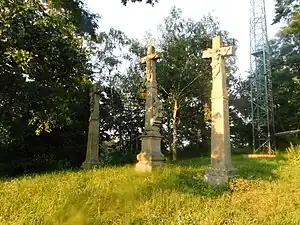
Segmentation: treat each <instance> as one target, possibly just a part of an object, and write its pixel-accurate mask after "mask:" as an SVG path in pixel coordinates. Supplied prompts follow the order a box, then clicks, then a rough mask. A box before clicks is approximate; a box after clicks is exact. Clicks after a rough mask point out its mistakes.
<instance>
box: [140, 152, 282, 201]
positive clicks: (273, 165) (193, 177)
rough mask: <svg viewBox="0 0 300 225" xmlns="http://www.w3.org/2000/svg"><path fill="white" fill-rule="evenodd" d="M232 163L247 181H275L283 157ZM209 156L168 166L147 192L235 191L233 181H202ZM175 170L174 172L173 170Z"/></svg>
mask: <svg viewBox="0 0 300 225" xmlns="http://www.w3.org/2000/svg"><path fill="white" fill-rule="evenodd" d="M232 161H233V165H234V168H235V169H236V170H237V175H236V178H242V179H243V180H245V182H252V181H259V180H262V181H268V182H269V181H273V180H276V179H278V178H279V176H278V175H277V174H276V172H275V171H276V170H277V169H279V167H280V166H281V165H283V164H284V161H283V158H280V157H279V158H268V159H249V158H247V156H243V155H239V156H233V160H232ZM209 165H210V158H209V157H205V158H204V157H203V158H198V159H191V160H183V161H178V162H176V163H170V164H169V165H168V167H169V168H168V169H167V170H168V171H169V172H162V173H161V175H160V177H159V179H158V181H157V182H156V183H155V184H151V185H148V186H147V187H146V189H145V191H147V192H152V191H155V190H168V191H176V192H182V193H185V194H191V195H201V196H207V197H217V196H219V195H222V194H223V193H224V192H227V191H229V192H232V190H231V187H230V184H226V185H221V186H214V185H209V184H207V183H206V182H204V180H203V176H204V173H205V169H206V168H207V167H208V166H209ZM170 171H172V172H170Z"/></svg>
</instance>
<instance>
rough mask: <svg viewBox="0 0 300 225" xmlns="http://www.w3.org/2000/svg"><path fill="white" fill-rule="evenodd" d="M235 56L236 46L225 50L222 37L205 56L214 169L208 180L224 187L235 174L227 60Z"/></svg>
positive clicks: (206, 178)
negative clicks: (208, 62)
mask: <svg viewBox="0 0 300 225" xmlns="http://www.w3.org/2000/svg"><path fill="white" fill-rule="evenodd" d="M233 54H234V49H233V47H232V46H229V47H223V43H222V39H221V37H220V36H217V37H214V38H213V40H212V49H210V48H209V49H207V50H206V51H204V52H203V55H202V58H211V59H212V62H211V67H212V78H213V79H212V80H213V81H212V91H211V104H212V106H211V121H212V122H211V166H210V167H209V168H208V169H207V170H206V173H205V176H204V179H205V181H207V182H208V183H211V184H224V183H226V182H228V181H229V180H230V179H231V178H232V177H233V176H234V173H235V170H234V168H233V167H232V163H231V148H230V130H229V106H228V93H227V85H226V71H225V59H224V57H226V56H230V55H233Z"/></svg>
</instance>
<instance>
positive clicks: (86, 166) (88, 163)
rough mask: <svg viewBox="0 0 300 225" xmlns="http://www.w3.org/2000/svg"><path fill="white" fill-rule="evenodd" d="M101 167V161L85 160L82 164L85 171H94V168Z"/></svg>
mask: <svg viewBox="0 0 300 225" xmlns="http://www.w3.org/2000/svg"><path fill="white" fill-rule="evenodd" d="M99 166H100V161H99V160H97V159H90V160H85V161H84V162H83V163H82V166H81V168H83V169H92V168H94V167H99Z"/></svg>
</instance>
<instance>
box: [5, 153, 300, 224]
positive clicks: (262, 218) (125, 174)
mask: <svg viewBox="0 0 300 225" xmlns="http://www.w3.org/2000/svg"><path fill="white" fill-rule="evenodd" d="M233 162H234V166H235V168H237V169H238V174H239V177H238V178H236V179H235V180H234V181H233V182H232V183H231V184H230V185H228V186H226V187H212V186H209V185H207V184H206V183H204V182H203V181H202V177H203V174H204V169H205V167H206V166H208V164H209V159H208V158H201V159H197V160H185V161H180V162H178V163H177V164H170V165H168V166H167V167H166V168H165V169H163V170H161V171H157V172H154V173H151V174H137V173H135V172H134V170H133V168H132V166H125V167H118V168H101V169H95V170H90V171H75V172H74V171H73V172H72V171H70V172H61V173H53V174H45V175H39V176H31V177H30V176H27V177H22V178H18V179H13V180H6V181H0V202H1V204H0V224H1V225H2V224H3V225H21V224H22V225H23V224H24V225H25V224H26V225H31V224H49V225H50V224H51V225H52V224H59V225H66V224H70V225H71V224H72V225H83V224H131V225H133V224H135V225H137V224H151V225H154V224H166V225H173V224H174V225H175V224H176V225H178V224H188V225H192V224H201V225H202V224H203V225H205V224H209V225H212V224H241V225H245V224H274V225H275V224H278V225H279V224H280V225H282V224H289V225H292V224H300V193H299V192H300V163H299V162H298V163H297V162H293V161H291V160H285V159H284V158H282V157H280V158H276V159H248V158H246V157H245V156H234V157H233Z"/></svg>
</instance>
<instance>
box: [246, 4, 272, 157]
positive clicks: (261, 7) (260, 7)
mask: <svg viewBox="0 0 300 225" xmlns="http://www.w3.org/2000/svg"><path fill="white" fill-rule="evenodd" d="M250 12H251V15H250V73H251V74H250V88H251V112H252V132H253V150H254V152H257V151H260V150H268V152H271V151H272V149H273V147H274V146H275V136H274V135H275V126H274V108H273V95H272V80H271V65H270V54H269V44H268V32H267V21H266V11H265V0H250Z"/></svg>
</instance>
